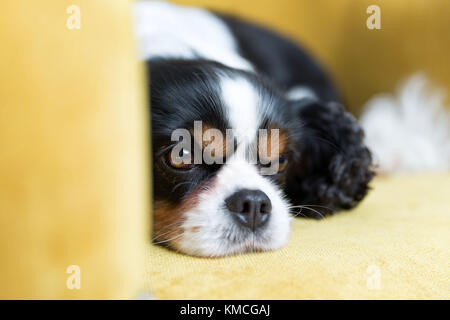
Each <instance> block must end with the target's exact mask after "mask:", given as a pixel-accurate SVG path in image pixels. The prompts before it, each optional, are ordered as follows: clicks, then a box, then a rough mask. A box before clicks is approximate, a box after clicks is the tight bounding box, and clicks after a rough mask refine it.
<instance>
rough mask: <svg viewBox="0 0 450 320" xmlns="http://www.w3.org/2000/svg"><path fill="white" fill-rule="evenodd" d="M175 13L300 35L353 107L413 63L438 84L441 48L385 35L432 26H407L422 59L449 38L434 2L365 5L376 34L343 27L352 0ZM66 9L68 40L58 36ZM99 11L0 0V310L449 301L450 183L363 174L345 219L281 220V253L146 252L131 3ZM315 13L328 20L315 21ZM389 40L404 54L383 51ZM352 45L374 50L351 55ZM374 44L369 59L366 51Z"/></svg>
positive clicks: (142, 137) (355, 9) (144, 142)
mask: <svg viewBox="0 0 450 320" xmlns="http://www.w3.org/2000/svg"><path fill="white" fill-rule="evenodd" d="M355 1H356V0H355ZM182 2H184V3H187V2H190V3H194V2H195V3H200V4H203V5H210V6H213V7H215V8H218V9H223V10H227V11H235V12H237V13H241V14H244V15H246V16H249V17H250V18H252V19H254V20H258V21H262V22H267V23H268V24H270V25H273V26H274V27H276V28H278V29H280V30H282V31H286V32H287V33H288V34H290V35H292V36H293V37H294V38H296V39H297V38H301V39H302V40H304V42H305V43H306V44H307V45H308V47H310V48H311V49H312V50H314V51H315V52H317V54H318V55H319V57H320V58H321V59H322V61H323V62H324V63H326V64H327V65H329V66H331V68H332V70H333V72H334V74H335V75H337V79H338V80H339V83H341V81H342V86H343V88H344V92H345V93H346V94H347V95H348V97H349V101H350V102H351V105H353V106H355V107H354V108H355V109H354V110H356V108H357V105H358V104H359V103H360V102H361V101H363V100H364V99H366V97H368V96H369V94H371V93H373V92H375V91H379V90H386V89H389V90H390V89H391V85H392V84H393V83H394V82H395V81H396V80H397V78H399V77H400V75H403V73H405V72H406V70H407V68H406V67H405V66H410V64H409V63H411V66H412V62H411V61H413V60H416V61H419V60H420V59H421V58H423V57H429V58H430V59H425V60H423V61H422V60H420V61H421V62H420V64H422V65H426V66H430V69H429V70H431V71H433V72H434V74H435V75H436V76H437V77H439V76H441V77H442V79H443V80H445V79H446V76H448V75H449V74H450V72H448V70H449V69H448V68H449V65H448V64H447V60H446V58H445V59H444V58H443V57H444V53H445V52H446V51H444V50H443V51H442V52H440V51H439V50H435V52H434V53H433V56H428V53H429V52H428V51H426V49H424V48H422V47H421V46H420V47H419V46H415V45H414V44H415V43H414V41H413V40H411V41H412V42H411V43H410V46H406V47H404V46H403V45H405V41H407V40H405V39H403V40H401V39H402V38H401V37H400V35H404V33H401V32H397V33H396V34H397V36H395V37H394V36H392V35H391V34H390V33H389V32H388V30H389V29H388V26H396V27H395V28H397V29H396V30H400V29H398V28H400V26H399V25H400V22H402V21H403V22H405V23H407V22H408V21H411V19H412V20H414V21H418V22H426V21H435V22H436V24H433V25H432V24H427V23H424V24H423V29H422V28H420V27H419V25H416V26H414V27H413V30H415V31H417V34H416V36H417V39H422V40H423V39H424V38H425V37H430V39H427V40H426V44H427V45H426V46H425V47H426V48H428V49H430V47H431V48H433V46H438V44H439V43H440V42H439V41H438V40H439V37H440V36H441V35H443V34H445V35H447V34H448V32H447V30H448V29H446V27H445V26H447V25H444V20H442V19H443V18H444V17H442V15H444V9H445V8H448V2H445V1H442V2H439V1H437V0H435V1H427V3H428V4H429V6H430V7H424V8H423V10H422V9H421V10H418V9H417V8H419V9H420V8H422V7H421V3H422V2H419V1H403V0H398V1H389V2H387V1H380V3H382V10H383V11H382V12H383V13H382V14H383V15H385V16H386V17H388V18H389V17H390V16H391V17H392V16H393V15H394V16H397V15H398V18H399V20H396V19H393V18H390V19H387V21H386V22H382V23H383V24H382V27H383V28H384V29H383V31H382V32H384V33H379V34H376V33H373V34H372V33H370V34H369V33H366V32H368V31H366V30H365V29H364V30H360V29H358V28H356V29H355V24H358V25H359V22H358V21H359V20H355V21H356V22H355V21H352V22H350V21H348V17H349V15H350V13H349V12H352V14H351V16H352V17H353V15H356V16H358V17H359V16H361V19H362V22H361V23H362V24H364V23H365V22H364V21H365V17H366V15H365V13H364V12H365V10H363V9H364V8H363V7H364V6H365V3H366V2H365V1H361V3H363V4H356V2H353V3H352V5H350V4H351V2H350V1H348V0H345V1H339V4H340V5H341V4H342V6H343V7H342V8H341V7H340V6H338V5H337V4H335V5H332V6H333V7H331V8H330V7H329V6H331V4H330V3H334V2H331V1H327V2H324V1H323V0H314V1H308V2H297V1H290V2H287V1H285V0H280V1H276V2H272V1H265V0H264V1H258V2H256V1H255V2H253V3H252V4H248V3H247V2H243V1H238V0H236V1H234V0H233V1H232V0H229V1H213V0H211V1H200V0H199V1H182ZM74 3H75V4H76V5H78V7H79V8H80V10H81V11H80V13H81V25H80V29H77V28H75V29H69V28H68V27H67V23H68V18H69V17H70V16H71V15H73V14H75V13H76V12H75V11H73V8H72V9H71V10H68V7H69V6H70V5H72V4H74ZM105 3H106V1H102V0H77V1H74V2H72V1H61V0H42V1H25V0H6V1H5V0H4V1H1V2H0V39H1V40H2V50H0V70H2V78H1V80H0V145H1V151H0V154H1V155H0V261H1V263H0V288H1V290H0V298H3V299H5V298H6V299H48V298H62V299H85V298H97V299H117V298H128V299H132V298H136V297H138V295H139V293H141V292H144V291H147V292H149V293H150V294H151V295H153V296H155V297H156V298H160V299H166V298H172V299H180V298H199V299H206V298H239V299H244V298H255V299H259V298H275V299H279V298H441V299H448V298H450V292H449V288H450V283H449V265H448V262H449V261H450V260H449V258H450V256H449V255H450V253H449V247H450V239H449V232H448V230H449V226H450V221H449V217H450V212H449V208H450V200H449V197H448V190H450V176H449V174H442V175H439V174H429V175H422V176H410V177H408V176H404V177H391V178H377V179H376V180H375V181H374V183H373V191H372V192H371V193H370V195H369V196H368V198H367V199H366V200H365V201H364V202H363V203H362V205H361V206H359V207H358V208H357V209H355V210H353V211H350V212H344V213H340V214H339V215H335V216H333V217H330V218H327V219H326V220H323V221H312V220H302V219H296V220H295V221H294V223H293V231H292V234H291V241H290V242H289V245H288V246H287V247H285V248H283V249H281V250H278V251H275V252H268V253H258V254H246V255H241V256H233V257H228V258H221V259H205V258H195V257H188V256H184V255H181V254H178V253H175V252H173V251H169V250H167V249H164V248H162V247H159V246H153V245H150V240H149V231H150V221H149V217H150V209H149V197H148V195H149V194H150V191H149V186H148V185H149V183H148V182H149V181H148V180H149V179H148V178H149V168H148V165H147V164H148V163H149V161H148V123H147V119H148V112H147V110H146V104H145V101H146V97H145V93H144V92H143V90H142V87H143V83H144V76H143V69H142V65H139V64H138V63H137V60H136V55H135V50H134V49H135V43H134V41H133V35H132V23H131V17H130V12H131V11H130V2H129V1H127V0H115V1H108V3H107V5H105ZM256 3H258V5H256ZM358 3H359V2H358ZM384 6H386V8H388V10H387V11H386V12H385V11H384V9H383V7H384ZM293 8H295V10H293ZM391 10H393V11H391ZM269 13H270V14H269ZM321 14H323V15H327V17H328V18H327V19H328V20H327V21H328V22H329V24H325V23H323V20H322V23H319V22H318V21H315V18H317V17H319V16H320V15H321ZM281 16H283V19H280V18H279V17H281ZM432 16H434V17H435V19H434V20H432V19H431V17H432ZM441 18H442V19H441ZM352 19H353V18H352ZM355 19H356V18H355ZM383 21H384V20H383ZM445 21H447V20H445ZM72 22H73V21H72ZM72 22H70V23H72ZM347 23H348V25H347ZM336 26H341V27H342V28H343V29H342V28H337V27H336ZM345 26H347V28H346V27H345ZM374 32H375V31H374ZM377 32H378V31H377ZM405 32H406V31H405ZM434 33H436V35H435V34H434ZM338 34H339V35H340V37H336V36H337V35H338ZM431 35H433V36H435V38H431ZM347 37H349V38H348V41H347V45H346V46H344V45H342V46H343V47H345V48H346V49H345V50H344V51H343V49H342V48H343V47H341V45H340V41H344V40H345V39H347ZM366 37H367V38H366ZM395 39H397V40H399V41H404V42H401V43H402V44H403V45H402V46H401V45H399V46H397V45H396V46H395V48H392V46H393V44H395V43H397V42H396V41H395ZM414 39H415V38H414ZM354 40H358V41H361V42H364V43H366V45H367V43H369V42H370V41H375V42H374V43H372V44H371V45H368V46H362V47H359V49H355V48H354V47H352V46H350V45H349V43H353V41H354ZM417 41H419V40H417ZM358 43H359V42H358ZM439 45H440V44H439ZM442 45H443V44H442ZM378 46H380V47H379V49H377V50H380V51H379V52H381V57H380V55H378V56H377V55H375V56H372V55H371V54H369V53H370V52H372V50H373V49H375V48H378ZM339 47H340V50H338V48H339ZM352 48H353V49H352ZM399 48H400V49H399ZM408 48H410V49H411V52H409V51H408ZM393 49H395V50H393ZM412 49H413V50H412ZM397 50H400V51H397ZM438 51H439V52H438ZM383 52H384V53H383ZM409 53H411V55H409ZM347 54H348V56H347ZM394 55H395V57H394ZM335 56H336V57H337V58H336V59H335V58H334V57H335ZM445 57H446V56H445ZM419 58H420V59H419ZM402 59H404V61H403V60H402ZM364 61H366V62H364ZM387 61H389V63H387ZM405 61H409V62H405ZM349 65H350V66H351V67H352V68H348V67H349ZM364 66H365V67H367V69H366V68H363V67H364ZM393 66H395V68H394V67H393ZM362 70H365V71H366V72H362ZM412 71H414V70H412ZM347 72H348V74H347ZM408 72H409V70H408ZM383 74H385V75H386V77H383ZM385 80H386V81H385ZM447 80H448V79H447ZM443 83H444V84H447V85H448V83H449V82H443ZM363 86H364V87H363ZM73 266H78V267H79V271H80V272H81V273H80V274H78V276H79V277H80V279H81V280H80V281H79V282H77V281H76V279H75V280H74V278H72V276H74V275H76V274H74V272H76V270H77V269H76V268H75V269H74V268H73ZM74 270H75V271H74ZM73 280H74V281H73ZM77 283H78V284H80V287H79V288H78V287H77V286H76V285H75V286H74V284H77Z"/></svg>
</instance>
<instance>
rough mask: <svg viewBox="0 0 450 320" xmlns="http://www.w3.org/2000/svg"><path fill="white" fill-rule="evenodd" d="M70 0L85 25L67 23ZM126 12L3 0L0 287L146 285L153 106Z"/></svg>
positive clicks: (82, 292) (77, 293) (10, 295)
mask: <svg viewBox="0 0 450 320" xmlns="http://www.w3.org/2000/svg"><path fill="white" fill-rule="evenodd" d="M73 3H75V4H76V5H78V6H79V8H80V10H81V29H73V30H70V29H68V28H67V27H66V23H67V19H68V18H69V17H70V15H71V14H70V13H67V11H66V10H67V8H68V7H69V5H71V4H73ZM130 12H131V11H130V3H129V1H127V0H115V1H108V4H107V5H105V2H104V1H93V0H77V1H61V0H41V1H24V0H2V1H1V2H0V39H1V43H2V44H1V50H0V70H1V80H0V145H1V151H0V153H1V156H0V299H5V298H7V299H17V298H20V299H51V298H58V299H62V298H64V299H67V298H75V299H80V298H83V299H86V298H96V299H102V298H135V297H137V296H138V294H139V292H140V291H141V290H142V277H143V272H144V261H143V252H144V249H145V247H144V242H145V241H147V242H148V241H149V240H148V238H149V237H148V231H149V226H148V219H147V216H148V194H149V193H148V187H147V183H148V181H147V177H148V170H146V169H145V168H146V167H147V151H146V150H147V146H148V139H147V135H148V131H147V121H146V119H147V118H148V117H147V112H146V110H145V107H144V103H143V102H144V95H143V90H141V86H142V83H143V81H142V80H143V73H142V70H141V68H140V66H139V65H138V63H137V59H136V55H135V49H134V48H135V43H134V40H133V33H132V23H131V14H130ZM73 13H74V12H73V11H72V14H73ZM71 265H76V266H79V267H80V272H81V273H80V278H79V279H80V284H81V288H80V289H79V290H77V289H76V288H75V289H72V290H70V289H69V287H67V285H66V282H67V280H70V279H69V277H70V276H72V275H74V276H76V275H77V274H78V273H76V270H74V269H73V270H72V269H69V272H70V273H66V271H67V268H68V267H69V266H71ZM71 279H73V282H70V284H76V283H77V280H76V279H75V278H71Z"/></svg>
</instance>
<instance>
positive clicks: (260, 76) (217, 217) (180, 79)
mask: <svg viewBox="0 0 450 320" xmlns="http://www.w3.org/2000/svg"><path fill="white" fill-rule="evenodd" d="M135 14H136V19H137V24H136V26H137V35H138V38H139V39H138V40H139V43H140V46H141V48H140V49H141V54H142V57H143V59H145V60H147V61H148V65H149V68H150V69H149V70H150V72H149V76H150V81H151V92H150V95H151V107H152V142H153V157H154V159H153V161H154V165H153V172H154V200H155V204H154V237H153V238H154V241H155V242H156V243H166V244H168V245H169V246H171V247H172V248H174V249H177V250H180V251H182V252H185V253H188V254H194V255H202V256H221V255H226V254H233V253H242V252H246V251H258V250H271V249H276V248H279V247H280V246H282V245H284V244H285V243H286V241H287V239H288V234H289V221H290V214H291V213H296V212H298V211H299V208H300V207H299V206H302V208H305V210H303V211H302V213H301V214H302V215H304V216H308V217H322V216H323V215H324V214H328V213H331V212H334V211H336V210H340V209H349V208H352V207H354V206H355V205H356V204H357V203H358V202H359V201H360V200H361V199H362V198H363V197H364V196H365V194H366V192H367V190H368V183H369V181H370V180H371V178H372V176H373V172H372V170H371V155H370V152H369V151H368V149H367V148H366V147H365V146H364V144H363V141H362V140H363V134H362V131H361V129H360V127H359V126H358V124H357V123H356V120H355V119H354V118H353V117H352V116H351V115H349V114H348V113H346V112H345V111H344V109H343V108H342V107H341V106H340V105H339V98H338V95H337V93H336V91H335V89H334V87H333V85H332V84H331V83H330V81H329V80H328V77H327V76H326V75H325V73H324V72H323V71H322V70H321V69H320V68H319V67H318V65H317V64H316V63H315V62H314V61H313V60H312V59H311V58H310V57H309V56H308V55H306V54H305V53H304V51H302V50H301V49H299V48H298V47H297V46H296V45H294V44H293V43H291V42H290V41H288V40H286V39H284V38H282V37H280V36H278V35H276V34H274V33H271V32H269V31H267V30H265V29H263V28H260V27H257V26H254V25H251V24H248V23H245V22H242V21H241V20H239V19H235V18H232V17H227V16H221V15H216V14H213V13H210V12H208V11H205V10H202V9H196V8H186V7H179V6H174V5H171V4H167V3H162V2H145V3H139V4H137V6H136V7H135ZM195 121H201V122H202V123H201V124H202V127H201V128H200V129H199V130H200V132H201V136H200V139H199V137H198V135H197V136H195V134H194V138H193V139H192V140H189V143H187V144H184V147H180V144H181V143H180V140H179V139H174V135H173V134H174V132H177V129H185V131H187V132H197V133H198V131H197V129H198V128H197V127H196V124H195V123H194V122H195ZM209 129H215V130H216V131H210V130H209ZM227 129H232V130H233V133H234V135H233V136H232V137H231V140H230V141H231V144H229V143H228V142H229V140H226V141H227V143H223V144H220V149H221V150H224V154H225V155H226V157H225V156H224V157H223V158H226V159H225V160H224V161H223V163H221V162H220V161H218V162H214V163H205V162H201V163H197V162H195V161H192V162H190V161H191V160H193V159H194V157H197V155H198V154H202V153H205V152H206V151H208V147H210V146H211V145H213V142H214V144H215V143H217V142H218V141H220V142H221V140H222V136H221V135H220V137H219V135H217V134H216V135H215V136H214V138H213V139H211V132H213V133H214V132H216V133H223V137H225V136H226V133H228V131H227ZM261 129H262V130H266V131H264V132H268V133H267V135H268V136H269V137H270V139H272V137H275V135H276V136H277V137H278V140H276V141H277V148H276V150H277V152H271V151H269V152H268V153H267V152H266V153H265V155H266V157H267V158H268V159H266V160H268V161H269V162H270V163H276V170H275V171H274V172H272V174H269V175H264V174H262V172H263V171H264V169H265V168H266V167H267V166H266V165H265V164H264V161H263V160H264V159H262V158H264V157H263V156H262V153H260V152H261V150H266V151H267V149H270V148H273V141H275V140H270V141H271V142H272V145H271V142H268V141H269V140H267V139H266V140H264V139H262V138H261V136H260V132H261V131H260V130H261ZM273 129H276V130H275V131H272V130H273ZM185 131H183V132H185ZM275 133H276V134H275ZM205 137H209V139H208V138H206V140H205ZM218 137H219V138H218ZM178 138H179V136H178ZM266 138H267V137H266ZM199 140H200V141H199ZM224 141H225V138H224ZM186 146H189V147H190V146H192V148H189V147H186ZM174 150H176V152H174ZM252 150H257V152H255V153H254V154H253V155H256V156H254V157H252V155H250V156H249V154H250V153H251V151H252ZM270 150H272V149H270ZM215 151H217V149H215ZM275 155H276V156H275ZM174 157H175V158H177V157H178V158H179V159H178V158H177V159H175V158H174ZM221 158H222V157H221ZM180 159H181V160H180ZM176 160H180V161H178V162H177V161H176ZM188 160H189V161H188ZM216 160H217V157H216ZM253 160H254V161H253ZM193 162H194V163H193ZM292 209H296V210H292Z"/></svg>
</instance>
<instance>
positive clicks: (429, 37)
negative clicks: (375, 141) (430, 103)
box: [174, 0, 450, 113]
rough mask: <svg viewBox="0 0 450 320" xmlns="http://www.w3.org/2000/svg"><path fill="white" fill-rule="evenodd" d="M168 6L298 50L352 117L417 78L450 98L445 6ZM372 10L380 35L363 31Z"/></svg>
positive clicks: (442, 1)
mask: <svg viewBox="0 0 450 320" xmlns="http://www.w3.org/2000/svg"><path fill="white" fill-rule="evenodd" d="M174 2H177V3H181V4H187V5H199V6H205V7H208V8H212V9H215V10H219V11H223V12H229V13H233V14H236V15H239V16H242V17H245V18H247V19H249V20H252V21H255V22H257V23H260V24H264V25H267V26H269V27H271V28H273V29H275V30H279V31H280V32H282V33H283V34H285V35H287V36H289V37H291V38H292V39H294V40H296V41H298V42H300V43H302V44H304V45H305V46H306V48H307V49H309V50H310V51H311V52H312V53H313V54H314V56H315V57H318V58H319V60H320V61H321V62H322V63H323V64H324V65H325V66H326V67H327V69H328V70H330V71H331V74H332V76H333V78H334V80H335V82H336V83H337V85H338V86H339V87H340V89H341V91H342V93H343V96H344V98H345V101H346V106H347V107H348V108H349V109H350V110H351V111H353V112H355V113H358V112H360V110H361V107H362V105H363V104H364V103H365V102H366V101H367V100H368V99H369V98H371V97H372V96H373V95H374V94H378V93H380V92H391V91H392V90H393V89H394V88H395V86H396V85H397V84H398V82H399V81H401V80H403V79H404V78H405V77H408V76H410V75H411V74H412V73H415V72H418V71H424V72H426V74H428V75H429V76H430V78H431V79H432V80H434V81H436V82H437V83H438V84H440V85H442V86H444V87H445V88H446V89H448V90H450V63H448V62H449V59H448V52H449V51H450V42H449V41H448V35H449V34H450V23H449V22H448V19H449V18H448V16H449V14H450V1H448V0H427V1H424V0H377V1H373V0H338V1H333V0H301V1H300V0H277V1H273V0H245V1H243V0H220V1H217V0H175V1H174ZM374 4H376V5H378V6H379V7H380V9H381V30H369V29H368V28H367V27H366V20H367V18H368V17H369V14H367V13H366V10H367V7H369V6H370V5H374ZM448 102H450V100H449V101H448ZM448 105H450V103H449V104H448Z"/></svg>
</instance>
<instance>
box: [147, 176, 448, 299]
mask: <svg viewBox="0 0 450 320" xmlns="http://www.w3.org/2000/svg"><path fill="white" fill-rule="evenodd" d="M449 190H450V174H446V175H431V174H430V175H424V176H410V177H391V178H377V179H376V180H375V182H374V183H373V190H372V192H371V193H370V195H369V196H368V197H367V198H366V200H364V201H363V203H362V204H361V205H360V206H359V207H357V208H356V209H354V210H352V211H350V212H341V213H339V214H337V215H335V216H332V217H330V218H327V219H325V220H320V221H315V220H304V219H295V221H294V222H293V231H292V234H291V239H290V242H289V244H288V246H287V247H285V248H283V249H281V250H278V251H274V252H267V253H255V254H244V255H240V256H233V257H227V258H219V259H209V258H196V257H189V256H185V255H182V254H178V253H175V252H173V251H169V250H167V249H165V248H162V247H159V246H149V248H148V255H147V288H148V289H149V290H150V292H151V293H152V294H153V295H155V296H156V297H157V298H160V299H184V298H187V299H364V298H377V299H378V298H380V299H381V298H383V299H397V298H398V299H400V298H401V299H406V298H416V299H428V298H437V299H449V298H450V278H449V264H448V263H449V261H450V233H449V227H450V198H449Z"/></svg>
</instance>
